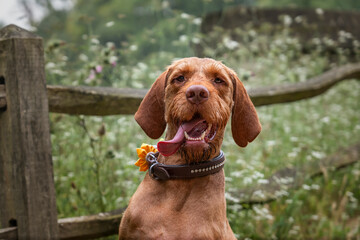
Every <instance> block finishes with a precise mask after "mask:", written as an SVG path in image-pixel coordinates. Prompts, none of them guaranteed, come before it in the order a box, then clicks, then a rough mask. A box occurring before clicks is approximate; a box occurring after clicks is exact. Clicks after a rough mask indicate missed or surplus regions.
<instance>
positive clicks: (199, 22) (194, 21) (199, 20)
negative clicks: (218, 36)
mask: <svg viewBox="0 0 360 240" xmlns="http://www.w3.org/2000/svg"><path fill="white" fill-rule="evenodd" d="M201 22H202V19H201V18H194V20H193V23H194V24H195V25H200V24H201Z"/></svg>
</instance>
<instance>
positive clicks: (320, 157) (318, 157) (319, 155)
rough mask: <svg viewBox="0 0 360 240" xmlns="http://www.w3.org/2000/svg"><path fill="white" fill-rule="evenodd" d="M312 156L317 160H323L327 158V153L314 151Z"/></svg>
mask: <svg viewBox="0 0 360 240" xmlns="http://www.w3.org/2000/svg"><path fill="white" fill-rule="evenodd" d="M311 155H312V156H313V157H315V158H317V159H322V158H324V157H325V156H326V154H325V153H323V152H317V151H312V152H311Z"/></svg>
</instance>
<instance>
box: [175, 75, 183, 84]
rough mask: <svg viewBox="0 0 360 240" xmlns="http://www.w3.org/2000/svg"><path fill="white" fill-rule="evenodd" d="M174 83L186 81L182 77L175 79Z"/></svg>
mask: <svg viewBox="0 0 360 240" xmlns="http://www.w3.org/2000/svg"><path fill="white" fill-rule="evenodd" d="M174 81H177V82H184V81H185V77H184V76H183V75H180V76H178V77H176V78H174Z"/></svg>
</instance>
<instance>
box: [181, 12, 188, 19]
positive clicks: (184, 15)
mask: <svg viewBox="0 0 360 240" xmlns="http://www.w3.org/2000/svg"><path fill="white" fill-rule="evenodd" d="M180 17H181V18H183V19H189V18H190V15H189V14H187V13H182V14H181V15H180Z"/></svg>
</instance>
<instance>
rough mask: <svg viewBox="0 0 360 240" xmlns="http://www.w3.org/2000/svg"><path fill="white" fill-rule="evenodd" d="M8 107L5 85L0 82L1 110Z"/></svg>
mask: <svg viewBox="0 0 360 240" xmlns="http://www.w3.org/2000/svg"><path fill="white" fill-rule="evenodd" d="M5 107H6V94H5V85H4V84H1V83H0V111H2V110H4V108H5Z"/></svg>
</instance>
